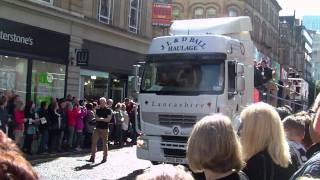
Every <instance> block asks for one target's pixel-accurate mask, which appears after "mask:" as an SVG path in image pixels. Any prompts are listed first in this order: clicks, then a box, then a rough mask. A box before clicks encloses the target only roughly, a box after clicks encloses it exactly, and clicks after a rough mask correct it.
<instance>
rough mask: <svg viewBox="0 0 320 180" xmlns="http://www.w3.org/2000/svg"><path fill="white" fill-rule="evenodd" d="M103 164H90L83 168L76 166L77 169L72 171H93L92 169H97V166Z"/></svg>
mask: <svg viewBox="0 0 320 180" xmlns="http://www.w3.org/2000/svg"><path fill="white" fill-rule="evenodd" d="M101 164H103V163H98V164H91V163H88V164H85V165H83V166H78V167H75V168H74V171H82V170H88V169H93V168H94V167H97V166H99V165H101Z"/></svg>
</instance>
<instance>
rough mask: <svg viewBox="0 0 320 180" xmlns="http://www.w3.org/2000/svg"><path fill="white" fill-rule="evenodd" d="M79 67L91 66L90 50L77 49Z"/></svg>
mask: <svg viewBox="0 0 320 180" xmlns="http://www.w3.org/2000/svg"><path fill="white" fill-rule="evenodd" d="M76 59H77V66H88V64H89V50H88V49H76Z"/></svg>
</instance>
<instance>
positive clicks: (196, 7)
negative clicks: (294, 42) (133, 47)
mask: <svg viewBox="0 0 320 180" xmlns="http://www.w3.org/2000/svg"><path fill="white" fill-rule="evenodd" d="M280 10H281V7H280V6H279V4H278V3H277V1H276V0H254V1H253V0H229V1H225V0H173V1H172V18H173V19H197V18H214V17H228V16H250V17H251V21H252V24H253V31H252V32H251V36H252V39H253V41H254V44H255V46H256V49H257V51H256V59H257V60H258V61H259V60H261V59H266V60H267V61H269V63H270V65H271V64H272V63H271V61H275V62H277V61H278V40H279V27H278V21H279V11H280ZM157 29H159V28H157ZM161 33H167V31H166V30H162V31H161V29H160V31H159V30H158V31H156V33H154V35H155V36H159V35H163V34H161Z"/></svg>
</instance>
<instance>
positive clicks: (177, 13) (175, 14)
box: [172, 7, 181, 19]
mask: <svg viewBox="0 0 320 180" xmlns="http://www.w3.org/2000/svg"><path fill="white" fill-rule="evenodd" d="M180 14H181V11H180V9H179V8H177V7H173V9H172V17H173V18H174V19H179V17H180Z"/></svg>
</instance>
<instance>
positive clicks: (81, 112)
mask: <svg viewBox="0 0 320 180" xmlns="http://www.w3.org/2000/svg"><path fill="white" fill-rule="evenodd" d="M76 108H77V116H76V126H75V129H76V146H77V148H76V150H77V151H81V150H82V149H81V144H82V141H83V140H82V139H83V138H82V133H83V129H84V122H83V119H84V117H85V116H86V112H87V111H86V108H85V107H84V106H81V107H79V105H77V107H76Z"/></svg>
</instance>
